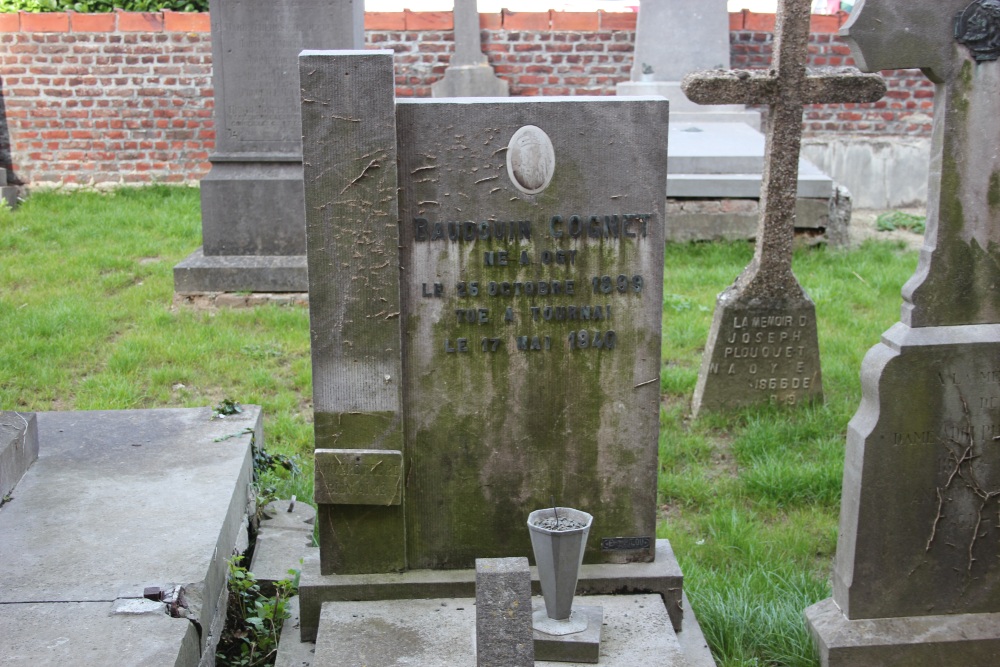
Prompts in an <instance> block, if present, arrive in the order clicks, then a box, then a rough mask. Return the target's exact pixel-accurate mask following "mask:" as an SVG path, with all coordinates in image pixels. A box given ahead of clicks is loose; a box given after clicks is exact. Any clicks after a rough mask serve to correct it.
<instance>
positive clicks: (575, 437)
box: [303, 54, 667, 574]
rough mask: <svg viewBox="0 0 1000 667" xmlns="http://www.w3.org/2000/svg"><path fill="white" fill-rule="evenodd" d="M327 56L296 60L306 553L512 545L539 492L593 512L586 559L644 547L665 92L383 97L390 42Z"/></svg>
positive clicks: (521, 545)
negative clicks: (305, 374) (302, 136)
mask: <svg viewBox="0 0 1000 667" xmlns="http://www.w3.org/2000/svg"><path fill="white" fill-rule="evenodd" d="M325 58H327V56H320V55H315V56H313V55H309V56H303V71H305V72H310V73H311V72H312V70H313V69H314V68H315V69H316V73H315V74H310V75H309V77H308V78H306V79H304V80H303V89H304V91H305V92H304V95H305V101H304V103H303V117H304V128H305V132H306V137H307V138H309V140H308V141H307V143H306V155H305V162H306V179H307V184H308V187H307V191H306V202H307V229H308V233H309V278H310V281H311V285H310V295H311V298H310V315H311V322H312V325H311V329H312V345H313V347H312V350H313V369H314V370H313V378H314V380H313V382H314V405H315V407H314V410H315V415H316V416H315V420H316V426H315V429H316V447H317V451H316V462H317V463H316V466H317V472H316V475H317V477H316V489H317V490H316V500H317V503H319V514H318V521H319V525H320V545H321V548H322V549H323V550H324V551H323V554H324V556H325V560H324V562H323V570H324V572H338V573H342V574H344V573H358V572H362V571H375V572H378V571H389V570H395V569H405V568H407V567H409V568H420V569H423V568H427V569H454V568H469V567H472V566H473V564H474V562H475V559H476V558H494V557H505V556H508V555H511V553H515V554H516V553H530V542H529V539H528V532H527V530H526V529H525V524H524V521H525V519H526V517H527V515H528V513H529V512H530V511H532V510H534V509H538V508H540V507H544V506H546V505H548V504H549V502H550V499H551V498H552V497H553V496H554V497H555V499H556V500H557V501H558V502H559V503H560V504H562V505H566V506H574V507H582V508H587V511H590V512H591V513H592V514H594V525H595V531H599V534H598V535H596V537H597V539H594V540H591V547H590V548H589V549H588V552H587V562H631V561H646V560H652V559H653V557H654V542H655V523H656V516H655V515H656V484H655V478H656V458H657V453H656V449H657V446H656V441H657V433H658V410H659V408H658V405H659V401H658V397H659V386H658V384H659V383H658V378H659V359H660V333H659V332H660V320H661V312H660V310H661V296H660V295H661V290H662V271H663V266H662V264H663V262H662V253H663V248H662V246H663V236H662V232H663V204H664V196H663V185H664V181H665V179H666V172H665V168H666V156H665V155H664V154H663V153H662V152H661V151H657V150H653V149H651V148H650V146H652V145H663V143H664V142H665V141H666V129H667V105H666V103H665V101H663V100H658V99H644V98H621V99H610V100H608V99H601V98H585V99H578V98H550V99H544V100H540V101H535V102H516V101H511V100H499V99H491V100H483V101H477V100H474V99H464V100H461V102H456V101H443V102H435V101H431V100H420V101H406V102H399V103H398V105H396V107H395V109H394V106H393V86H392V79H391V76H389V72H390V70H389V69H388V68H389V67H390V66H391V59H390V58H389V57H388V56H387V55H385V54H370V55H365V56H364V57H359V58H357V59H350V58H347V59H344V60H343V63H344V64H343V66H342V67H338V68H330V66H329V65H327V64H325V63H326V62H327V61H326V60H325ZM314 59H315V62H314ZM348 73H350V76H352V77H356V78H357V77H359V78H360V80H361V81H363V82H366V83H364V84H362V85H360V86H354V85H351V84H350V81H352V80H353V79H351V78H349V77H348V76H347V74H348ZM369 81H370V82H372V83H370V84H369V83H367V82H369ZM313 99H316V100H327V99H338V100H340V102H338V103H337V104H336V105H334V104H333V103H332V102H330V103H328V104H329V106H327V104H325V103H323V102H313V101H312V100H313ZM611 119H614V121H615V122H613V123H608V122H607V121H609V120H611ZM603 125H607V127H606V128H605V130H604V131H603V132H602V135H601V137H600V139H596V140H595V138H594V137H593V136H592V134H591V133H590V131H589V130H588V128H593V127H597V126H603ZM397 135H398V143H397ZM653 140H656V142H655V143H654V142H653ZM333 145H336V146H337V147H338V148H337V150H336V153H337V154H338V155H340V156H342V159H341V160H340V161H338V162H337V163H335V164H334V165H325V162H324V159H325V155H327V154H329V151H330V150H332V149H331V146H333ZM397 145H398V147H399V148H398V154H397ZM609 146H610V147H614V149H613V150H610V151H609V150H608V147H609ZM397 163H398V174H399V176H398V178H397V175H396V174H397V172H396V170H395V169H394V166H395V165H397ZM397 188H398V192H399V198H398V202H397V198H396V193H397ZM397 206H398V212H397ZM397 221H399V222H398V225H397ZM348 536H349V537H348ZM602 538H603V539H602ZM619 538H625V539H619Z"/></svg>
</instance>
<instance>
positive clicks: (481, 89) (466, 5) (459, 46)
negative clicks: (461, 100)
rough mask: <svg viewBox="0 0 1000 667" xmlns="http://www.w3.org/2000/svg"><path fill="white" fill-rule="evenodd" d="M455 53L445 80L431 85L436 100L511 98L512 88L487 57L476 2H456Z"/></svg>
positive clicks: (464, 0) (471, 0)
mask: <svg viewBox="0 0 1000 667" xmlns="http://www.w3.org/2000/svg"><path fill="white" fill-rule="evenodd" d="M454 17H455V52H454V53H453V54H452V56H451V62H450V63H449V64H448V67H447V69H445V71H444V78H442V79H441V80H439V81H435V82H434V83H432V84H431V95H432V96H433V97H507V96H508V95H510V84H509V83H508V82H507V81H506V80H504V79H501V78H499V77H498V76H497V75H496V74H495V73H494V71H493V67H492V66H490V64H489V61H488V60H487V58H486V54H484V53H483V46H482V41H481V40H480V36H479V10H478V9H477V7H476V0H455V11H454Z"/></svg>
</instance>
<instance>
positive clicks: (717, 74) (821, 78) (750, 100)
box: [681, 67, 886, 104]
mask: <svg viewBox="0 0 1000 667" xmlns="http://www.w3.org/2000/svg"><path fill="white" fill-rule="evenodd" d="M782 87H783V86H782V82H781V81H780V79H779V78H778V76H777V74H776V73H775V71H774V70H707V71H702V72H692V73H691V74H688V75H687V76H686V77H684V80H683V81H682V82H681V89H682V90H683V91H684V94H685V95H687V97H688V99H689V100H691V101H692V102H695V103H696V104H774V103H776V102H777V101H778V98H779V97H780V96H781V94H782ZM885 91H886V87H885V80H884V79H883V78H882V77H881V76H880V75H878V74H862V73H861V72H860V71H858V70H857V69H855V68H853V67H844V68H838V69H825V70H817V71H814V72H810V73H809V75H808V76H806V77H805V80H804V82H803V86H802V88H801V90H800V91H797V92H796V91H787V93H788V96H789V97H791V98H792V99H794V98H798V99H797V100H796V101H798V102H799V103H801V104H841V103H845V102H858V103H861V102H875V101H877V100H879V99H880V98H881V97H882V96H883V95H885Z"/></svg>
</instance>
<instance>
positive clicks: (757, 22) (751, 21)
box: [743, 12, 774, 32]
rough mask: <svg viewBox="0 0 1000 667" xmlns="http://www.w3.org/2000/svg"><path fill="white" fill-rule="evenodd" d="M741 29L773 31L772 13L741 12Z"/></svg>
mask: <svg viewBox="0 0 1000 667" xmlns="http://www.w3.org/2000/svg"><path fill="white" fill-rule="evenodd" d="M743 29H744V30H752V31H755V32H774V14H756V13H754V12H745V13H744V14H743Z"/></svg>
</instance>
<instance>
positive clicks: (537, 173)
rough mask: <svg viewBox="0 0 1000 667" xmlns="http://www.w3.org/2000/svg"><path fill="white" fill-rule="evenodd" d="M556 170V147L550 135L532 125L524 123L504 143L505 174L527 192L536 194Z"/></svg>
mask: <svg viewBox="0 0 1000 667" xmlns="http://www.w3.org/2000/svg"><path fill="white" fill-rule="evenodd" d="M555 170H556V151H555V149H554V148H553V147H552V140H551V139H549V135H547V134H545V132H544V131H543V130H542V129H541V128H538V127H535V126H534V125H525V126H524V127H522V128H521V129H520V130H518V131H517V132H515V133H514V136H513V137H511V138H510V143H509V144H507V176H509V177H510V182H511V183H513V184H514V187H515V188H517V189H518V190H520V191H521V192H523V193H524V194H526V195H537V194H538V193H539V192H541V191H542V190H544V189H545V188H547V187H549V183H551V182H552V175H553V174H554V173H555Z"/></svg>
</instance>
